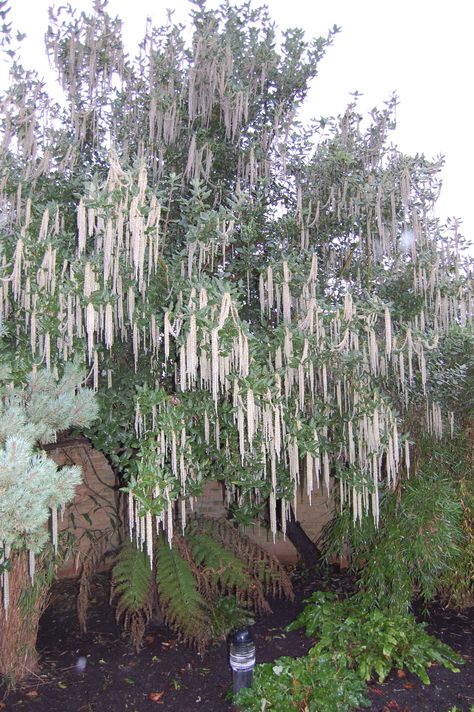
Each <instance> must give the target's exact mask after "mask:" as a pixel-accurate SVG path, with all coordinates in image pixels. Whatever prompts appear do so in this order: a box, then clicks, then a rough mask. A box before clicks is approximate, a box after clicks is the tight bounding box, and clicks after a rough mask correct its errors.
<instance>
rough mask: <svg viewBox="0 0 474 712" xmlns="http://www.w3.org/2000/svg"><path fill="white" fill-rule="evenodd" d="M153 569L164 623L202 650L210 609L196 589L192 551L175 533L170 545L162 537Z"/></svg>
mask: <svg viewBox="0 0 474 712" xmlns="http://www.w3.org/2000/svg"><path fill="white" fill-rule="evenodd" d="M156 572H157V573H156V581H157V586H158V595H159V599H160V604H161V609H162V612H163V616H164V619H165V621H166V623H167V624H168V625H169V626H170V628H173V629H174V630H176V631H177V632H178V634H179V635H180V637H181V639H182V640H184V642H186V643H188V644H191V645H194V646H195V647H196V648H197V649H198V651H199V652H202V651H203V650H204V649H205V648H206V647H207V645H208V643H209V641H210V639H211V626H210V619H209V609H208V606H207V604H206V600H205V598H204V597H203V595H202V594H201V593H200V591H199V589H198V584H197V580H196V577H195V572H194V571H193V566H192V563H191V554H190V552H189V550H188V549H187V545H186V543H185V541H184V539H183V538H182V537H180V536H178V535H175V536H174V537H173V546H172V547H170V546H169V545H168V543H167V542H165V540H164V539H163V538H162V539H161V540H160V541H159V545H158V551H157V564H156ZM196 573H197V572H196Z"/></svg>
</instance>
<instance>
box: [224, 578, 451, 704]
mask: <svg viewBox="0 0 474 712" xmlns="http://www.w3.org/2000/svg"><path fill="white" fill-rule="evenodd" d="M299 628H304V629H305V633H306V635H307V636H308V637H315V638H317V643H316V644H315V645H314V646H313V647H312V648H311V649H310V651H309V652H308V654H307V655H306V656H304V657H302V658H297V659H293V658H288V657H284V658H280V659H279V660H276V661H275V662H273V663H267V664H265V665H257V667H256V669H255V676H254V683H253V686H252V688H249V689H246V690H241V691H240V692H239V693H238V695H236V697H235V703H236V704H237V705H238V706H239V709H241V710H242V712H261V711H262V710H267V709H268V710H272V712H280V711H281V712H287V710H293V709H294V710H305V712H306V711H307V712H342V711H343V710H344V712H347V710H349V709H351V708H355V707H361V706H370V703H367V701H366V700H365V697H364V689H365V683H367V682H368V681H369V680H370V679H372V678H373V677H374V676H377V679H378V681H379V682H382V681H383V680H385V678H386V677H387V675H388V673H389V672H390V670H391V669H392V668H397V669H401V668H406V669H407V670H409V671H410V672H413V673H415V674H416V675H418V676H419V677H420V678H421V680H422V681H423V682H424V683H425V684H429V682H430V680H429V677H428V672H427V671H428V669H429V667H430V666H431V664H432V663H433V662H436V663H439V664H441V665H444V666H445V667H447V668H448V669H449V670H452V671H453V672H457V671H458V670H459V668H458V667H457V665H459V664H461V663H462V662H463V661H462V659H461V658H460V657H459V656H458V655H456V653H455V652H454V651H453V650H452V649H451V648H450V647H449V646H448V645H446V644H445V643H443V642H441V641H439V640H437V639H436V638H434V637H433V636H431V635H428V633H426V631H425V629H424V626H423V624H419V623H417V622H416V620H415V618H414V617H413V616H412V615H410V614H401V613H396V612H394V611H393V610H389V611H387V610H382V609H379V608H376V607H373V606H369V605H364V603H363V602H362V601H361V600H360V599H357V598H356V597H353V598H351V599H347V600H344V601H338V600H337V599H336V597H335V596H334V594H331V593H322V592H317V593H315V594H313V595H312V596H311V597H310V598H309V599H308V600H307V601H306V605H305V608H304V610H303V611H302V613H301V614H300V615H299V616H298V618H297V619H296V620H295V621H294V622H293V623H292V624H290V626H288V630H296V629H299Z"/></svg>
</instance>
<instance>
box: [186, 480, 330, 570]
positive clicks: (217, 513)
mask: <svg viewBox="0 0 474 712" xmlns="http://www.w3.org/2000/svg"><path fill="white" fill-rule="evenodd" d="M194 511H196V512H197V513H199V514H204V515H206V516H208V517H224V516H225V514H226V509H225V505H224V491H223V487H222V484H221V483H220V482H216V481H214V482H206V484H205V485H204V492H203V495H202V497H199V498H198V499H197V501H196V503H195V506H194ZM332 511H333V501H332V499H328V497H327V496H326V495H325V494H322V493H316V494H315V493H313V497H312V501H311V504H310V502H309V499H308V496H307V495H306V492H302V491H301V492H299V493H298V495H297V501H296V515H297V519H298V520H299V521H300V522H301V524H302V526H303V528H304V530H305V531H306V533H307V534H308V536H309V537H310V539H312V540H313V541H316V540H317V539H318V537H319V535H320V533H321V529H322V528H323V526H324V525H325V524H326V522H328V521H329V520H330V519H331V516H332ZM244 531H245V533H246V534H247V535H248V536H250V537H251V538H252V539H253V540H254V541H256V542H257V543H258V544H260V545H261V546H263V547H264V548H265V549H267V550H268V551H269V552H271V553H272V554H274V555H275V556H277V557H278V558H279V559H280V561H282V562H283V563H295V562H296V561H297V558H298V557H297V553H296V549H295V547H294V546H293V544H292V543H291V542H290V541H289V540H288V539H285V538H284V537H283V536H282V535H281V534H277V536H276V539H275V542H274V541H273V537H272V534H271V532H269V531H268V530H267V529H265V528H264V527H261V526H259V525H258V524H256V525H254V526H250V527H247V528H246V529H245V530H244Z"/></svg>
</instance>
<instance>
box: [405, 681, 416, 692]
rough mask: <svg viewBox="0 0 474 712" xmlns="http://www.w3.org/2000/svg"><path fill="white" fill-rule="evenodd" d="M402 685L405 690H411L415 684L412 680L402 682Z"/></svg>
mask: <svg viewBox="0 0 474 712" xmlns="http://www.w3.org/2000/svg"><path fill="white" fill-rule="evenodd" d="M403 687H404V688H405V690H411V689H412V688H413V687H415V685H414V684H413V683H412V682H405V683H404V684H403Z"/></svg>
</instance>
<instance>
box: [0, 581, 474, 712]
mask: <svg viewBox="0 0 474 712" xmlns="http://www.w3.org/2000/svg"><path fill="white" fill-rule="evenodd" d="M346 581H347V579H346V578H345V577H344V576H340V577H337V576H336V577H332V579H331V588H333V587H334V585H335V586H336V588H337V587H338V586H340V587H341V588H345V587H346V585H347V584H346ZM321 585H322V582H321V581H318V580H313V581H308V580H303V579H297V580H296V586H295V590H296V598H295V601H294V603H289V602H287V601H282V600H275V601H272V602H271V605H272V609H273V613H272V614H271V615H268V616H266V617H265V618H262V619H260V620H258V621H257V622H256V624H255V625H254V626H253V634H254V638H255V642H256V648H257V662H270V661H272V660H274V659H275V658H278V657H280V656H282V655H289V656H293V657H297V656H300V655H304V654H305V653H306V652H307V650H308V649H309V647H310V646H311V641H310V640H308V639H307V638H306V637H305V635H304V633H303V631H294V632H291V633H287V632H285V626H286V625H287V624H288V623H289V622H290V621H292V620H293V619H294V618H295V617H296V615H297V614H298V612H299V611H300V610H301V605H302V601H303V600H304V598H307V597H308V596H309V594H310V593H311V592H312V591H313V590H316V589H318V588H321ZM93 586H94V590H93V595H94V600H93V601H92V602H91V607H90V613H89V619H88V632H87V633H85V634H81V633H80V632H79V627H78V623H77V617H76V616H75V612H74V593H75V590H74V585H73V584H72V583H71V582H65V581H63V582H59V584H57V585H56V587H55V594H54V597H53V604H52V605H51V606H50V607H49V608H48V610H47V612H46V613H45V615H44V616H43V619H42V621H41V626H40V633H39V640H38V647H39V650H40V654H41V658H40V670H39V671H38V673H37V674H36V675H34V676H32V677H31V678H30V679H29V680H28V682H27V683H25V684H23V685H22V686H21V687H20V688H19V689H17V690H16V691H14V692H12V693H10V695H8V697H3V696H2V690H1V689H0V710H1V711H2V712H3V711H5V712H22V711H24V712H30V711H31V712H33V711H34V712H161V711H162V710H163V711H164V712H167V711H169V712H193V711H196V712H198V711H199V710H203V711H204V710H205V711H206V712H231V711H232V710H234V708H233V706H232V705H231V703H230V702H229V700H228V690H229V687H230V685H231V681H232V680H231V671H230V669H229V666H228V649H227V644H226V642H225V641H222V642H220V643H218V644H216V645H215V646H214V647H212V648H211V649H210V650H209V651H208V652H207V653H206V654H205V655H204V656H202V657H201V656H199V655H198V654H197V653H196V652H194V651H193V650H191V649H190V648H188V647H187V646H186V645H183V644H182V643H180V642H179V641H178V640H177V638H176V636H175V635H174V634H173V633H172V632H171V631H170V630H169V629H168V628H166V627H164V626H159V625H150V626H149V627H148V628H147V631H146V634H145V640H144V645H143V649H142V650H141V651H140V653H139V654H138V655H137V654H136V653H135V651H134V650H133V649H132V648H131V647H130V644H129V642H128V639H127V637H126V636H125V635H124V634H123V632H122V630H121V629H120V628H119V627H118V626H117V625H116V623H115V618H114V612H113V610H112V608H111V607H110V606H109V605H108V602H107V600H108V583H107V579H106V577H105V576H100V577H97V579H96V580H95V582H94V584H93ZM428 631H429V632H430V633H432V634H434V635H437V636H438V637H440V638H441V639H442V640H444V641H445V642H446V643H449V645H451V646H452V647H453V648H454V649H455V650H457V651H458V652H460V653H461V654H462V655H463V657H464V659H465V665H463V666H462V669H461V672H459V673H451V672H449V671H448V670H445V669H444V668H442V667H439V666H433V667H432V668H431V669H430V679H431V684H430V685H423V684H422V683H421V681H420V680H419V679H418V678H417V677H415V676H412V675H410V674H409V673H404V671H393V673H392V674H391V675H390V676H389V678H388V679H387V680H386V682H385V683H383V684H376V683H375V684H372V685H370V686H369V688H368V696H369V699H370V700H371V701H373V703H372V706H371V707H370V708H369V709H370V710H371V711H372V712H394V711H395V712H397V711H398V712H448V710H450V709H451V708H452V707H453V706H454V705H455V706H456V708H457V710H458V712H469V711H470V708H471V706H474V609H473V608H471V609H470V610H468V611H467V612H466V613H464V614H456V613H453V612H452V611H448V610H446V609H443V608H442V607H441V606H436V605H435V606H433V607H432V608H431V609H430V612H429V618H428Z"/></svg>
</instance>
